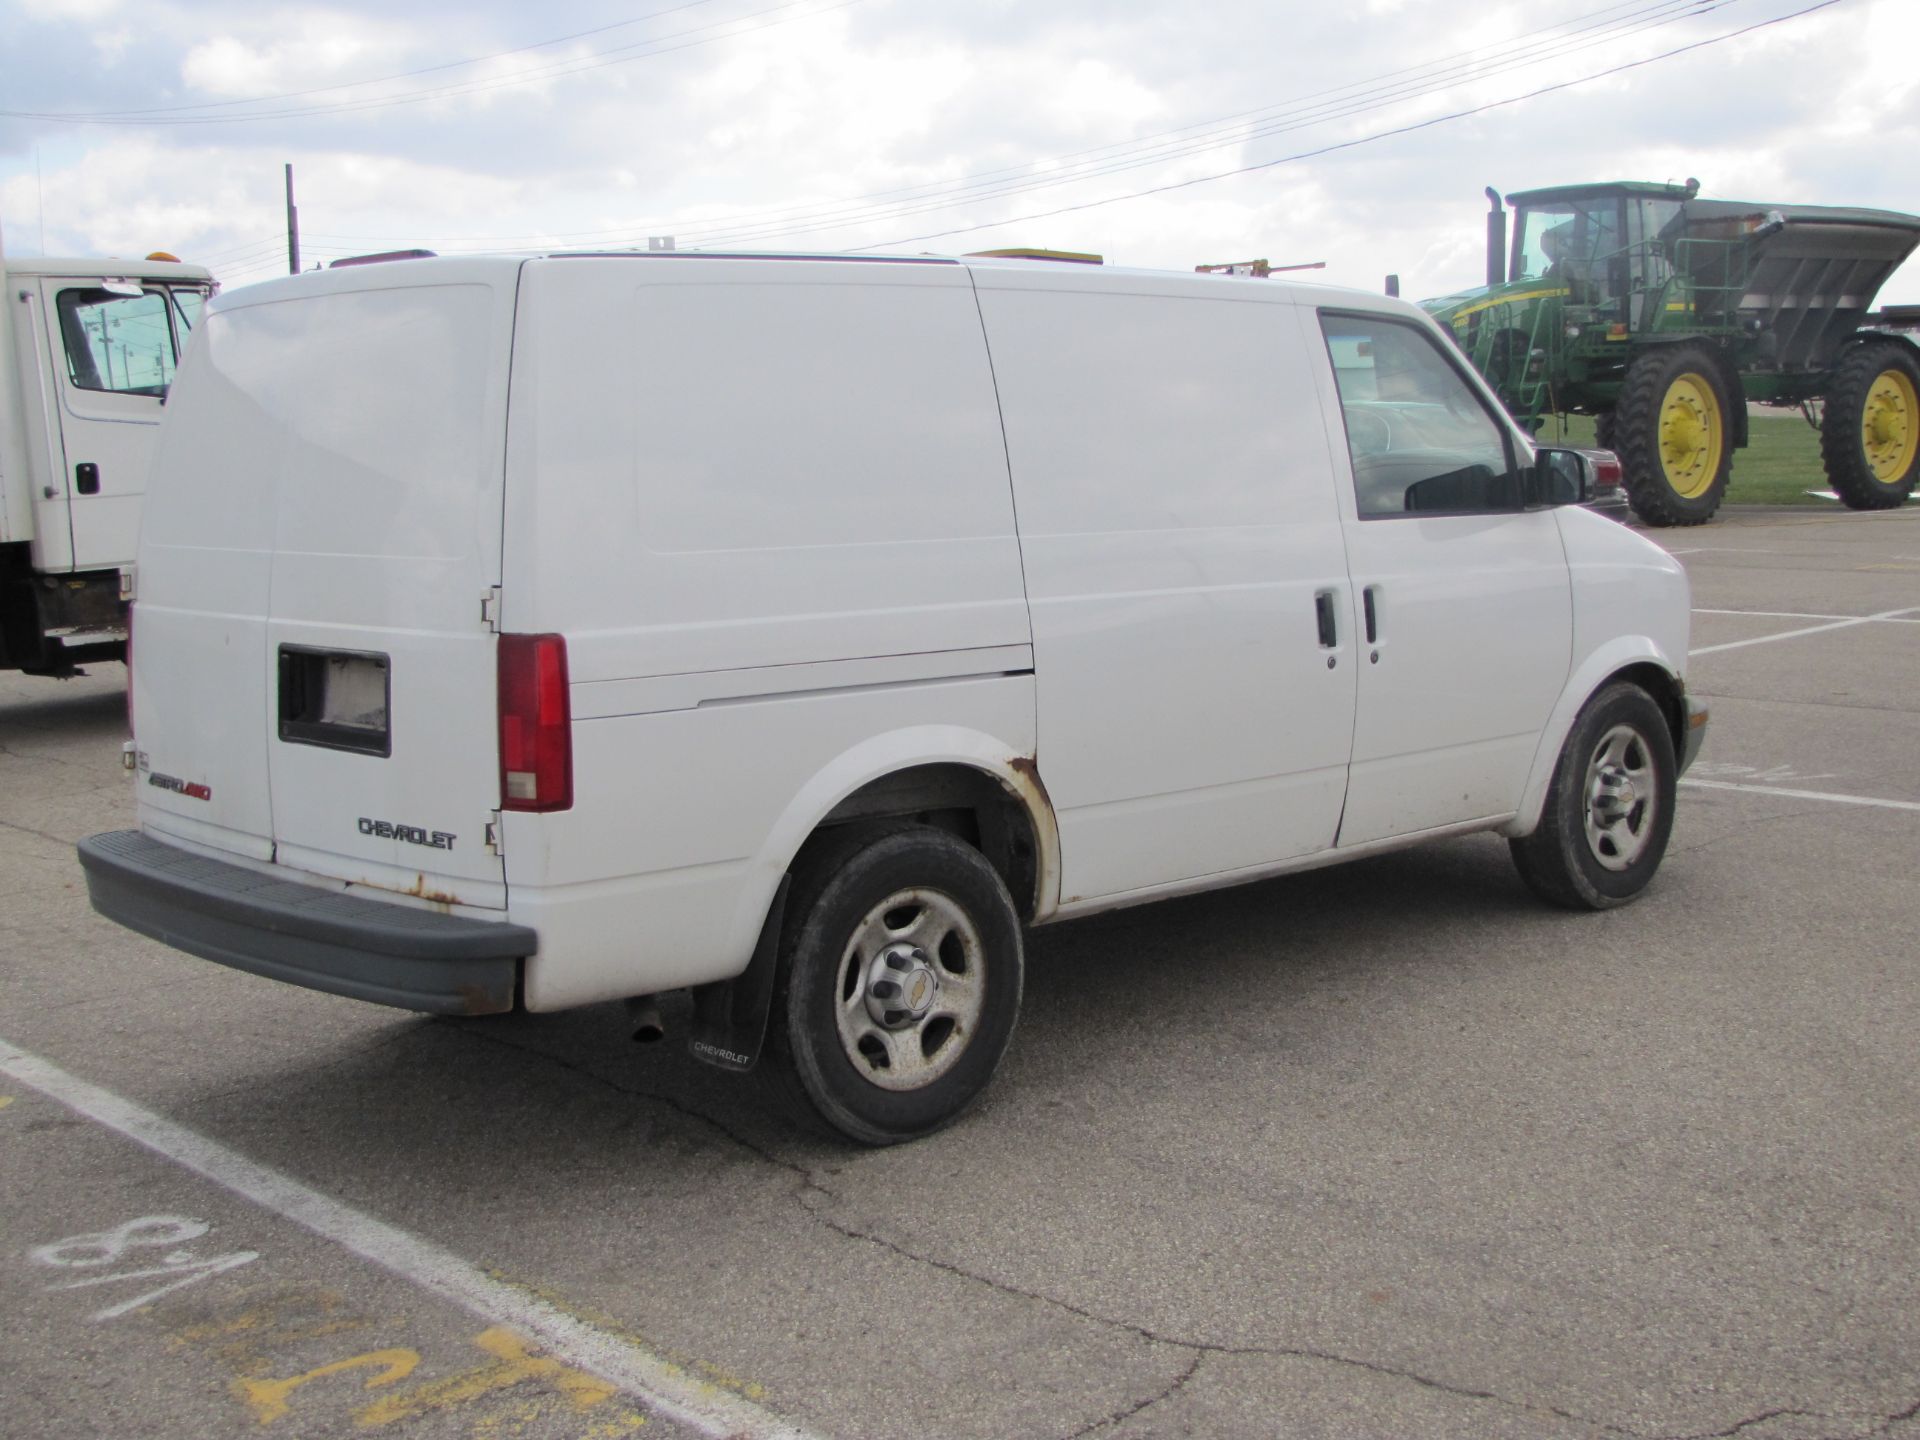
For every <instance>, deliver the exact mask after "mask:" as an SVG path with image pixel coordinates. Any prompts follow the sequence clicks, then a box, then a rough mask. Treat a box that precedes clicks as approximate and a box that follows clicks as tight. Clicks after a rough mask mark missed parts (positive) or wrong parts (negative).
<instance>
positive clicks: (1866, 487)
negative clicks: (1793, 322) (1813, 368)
mask: <svg viewBox="0 0 1920 1440" xmlns="http://www.w3.org/2000/svg"><path fill="white" fill-rule="evenodd" d="M1917 395H1920V360H1916V359H1915V358H1914V353H1913V351H1912V350H1911V349H1909V348H1908V347H1907V346H1905V345H1902V344H1900V343H1899V342H1898V341H1895V340H1876V341H1870V342H1868V343H1867V344H1864V345H1856V346H1854V348H1853V349H1851V350H1849V351H1848V352H1847V354H1846V357H1845V358H1844V359H1842V360H1841V362H1840V363H1839V364H1838V365H1837V366H1835V367H1834V371H1833V378H1832V380H1831V381H1830V382H1829V384H1828V386H1827V400H1826V411H1825V413H1824V414H1823V415H1822V416H1821V417H1820V458H1821V461H1822V462H1823V463H1824V465H1825V467H1826V472H1827V483H1828V484H1830V485H1832V486H1833V493H1834V494H1836V495H1838V496H1839V497H1840V499H1841V501H1842V502H1843V503H1845V504H1846V505H1847V506H1848V507H1850V508H1851V509H1854V510H1891V509H1893V508H1894V507H1895V506H1897V505H1902V504H1905V503H1906V499H1907V497H1908V496H1909V495H1911V494H1912V493H1913V485H1914V480H1915V479H1916V477H1920V406H1916V398H1915V397H1916V396H1917Z"/></svg>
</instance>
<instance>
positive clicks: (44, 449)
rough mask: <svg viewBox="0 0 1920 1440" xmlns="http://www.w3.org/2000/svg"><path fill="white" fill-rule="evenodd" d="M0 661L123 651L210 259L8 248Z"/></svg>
mask: <svg viewBox="0 0 1920 1440" xmlns="http://www.w3.org/2000/svg"><path fill="white" fill-rule="evenodd" d="M0 286H4V288H3V289H0V669H19V670H26V671H29V672H31V673H35V674H45V675H62V674H71V673H72V671H73V668H74V667H75V666H76V665H78V664H82V663H85V662H87V661H91V660H107V659H114V660H117V659H120V658H121V657H122V656H123V655H124V654H125V646H126V638H127V622H126V599H127V598H128V596H129V594H130V592H131V589H132V582H131V576H132V572H133V564H134V552H135V548H136V546H137V544H138V542H139V534H140V508H141V504H142V500H143V496H144V494H145V491H146V482H147V469H148V466H149V465H150V464H151V461H152V456H153V446H154V440H155V437H156V436H157V435H158V433H159V429H160V418H161V414H162V409H161V407H162V405H163V404H164V403H165V401H166V395H167V387H168V386H169V385H170V384H171V383H172V380H173V376H174V371H175V368H176V367H177V365H178V363H179V359H180V355H181V352H182V351H183V349H184V348H185V346H186V341H187V336H188V334H189V333H190V332H191V330H192V329H193V327H194V325H195V324H197V323H198V321H199V318H200V313H201V310H202V309H203V307H204V306H205V303H206V301H207V298H208V296H209V295H210V294H211V293H212V290H213V277H212V276H211V275H209V274H208V272H207V271H206V270H204V269H202V268H201V267H200V266H198V265H183V264H180V263H179V262H177V261H173V260H171V259H167V258H162V257H159V256H153V257H149V258H148V259H146V260H138V261H128V260H54V259H42V260H9V259H6V258H4V257H0Z"/></svg>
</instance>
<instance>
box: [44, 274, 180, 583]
mask: <svg viewBox="0 0 1920 1440" xmlns="http://www.w3.org/2000/svg"><path fill="white" fill-rule="evenodd" d="M40 285H41V313H42V314H43V315H44V316H45V317H46V324H47V328H48V336H47V340H48V347H47V348H48V352H49V354H50V355H51V356H52V358H53V365H52V369H53V371H54V376H53V386H54V390H55V394H56V396H57V401H58V403H57V406H56V409H57V412H58V415H59V424H60V434H59V440H58V443H57V445H55V446H53V447H52V448H53V449H54V451H55V455H54V459H55V460H56V462H58V463H57V464H56V466H55V469H56V476H55V480H54V483H53V484H52V485H51V486H49V487H48V488H50V489H52V490H53V491H54V493H53V494H52V495H50V496H49V495H45V494H43V495H42V496H41V505H42V509H41V512H40V514H39V516H38V517H37V518H38V520H39V522H40V524H39V527H38V528H39V529H40V532H41V534H42V535H43V536H46V535H49V533H50V532H51V531H54V530H57V531H60V532H65V533H66V534H68V535H69V536H70V537H71V546H72V549H71V552H70V555H69V557H68V559H67V563H66V565H65V566H63V567H61V568H70V569H74V570H110V569H114V568H117V567H122V566H130V565H131V564H132V563H133V558H134V550H135V548H136V546H137V545H138V543H139V537H140V505H141V497H142V496H143V495H144V494H145V492H146V485H147V471H148V468H149V466H150V465H151V463H152V458H153V445H154V440H155V437H156V436H157V434H158V432H159V427H160V419H161V415H162V410H161V403H162V401H163V399H164V398H165V396H166V393H167V387H168V386H169V385H171V384H172V383H173V375H174V370H175V367H176V366H177V364H178V362H179V357H180V350H181V347H182V346H183V345H184V344H185V342H186V338H187V333H188V331H189V329H190V328H191V326H192V324H193V322H194V321H195V320H196V319H197V318H198V316H199V310H200V306H201V304H202V303H203V302H204V300H205V295H204V293H203V292H201V291H199V290H195V289H184V288H176V287H170V286H162V285H151V284H149V285H141V284H139V283H137V282H133V281H118V280H98V279H88V280H64V279H59V278H47V279H43V280H42V281H41V282H40Z"/></svg>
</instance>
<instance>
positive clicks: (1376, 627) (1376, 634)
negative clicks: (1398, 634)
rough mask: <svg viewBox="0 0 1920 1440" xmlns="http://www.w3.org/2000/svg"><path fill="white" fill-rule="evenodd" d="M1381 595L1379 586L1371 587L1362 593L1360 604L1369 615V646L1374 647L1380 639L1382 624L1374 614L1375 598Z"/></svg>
mask: <svg viewBox="0 0 1920 1440" xmlns="http://www.w3.org/2000/svg"><path fill="white" fill-rule="evenodd" d="M1379 593H1380V587H1379V586H1378V585H1369V586H1367V587H1366V589H1364V590H1362V591H1361V592H1360V603H1361V605H1362V606H1363V607H1364V608H1365V610H1366V615H1367V644H1369V645H1372V644H1375V643H1377V642H1378V641H1379V639H1380V622H1379V620H1378V618H1377V617H1376V615H1375V613H1374V605H1375V603H1376V602H1375V600H1374V597H1375V596H1376V595H1378V594H1379Z"/></svg>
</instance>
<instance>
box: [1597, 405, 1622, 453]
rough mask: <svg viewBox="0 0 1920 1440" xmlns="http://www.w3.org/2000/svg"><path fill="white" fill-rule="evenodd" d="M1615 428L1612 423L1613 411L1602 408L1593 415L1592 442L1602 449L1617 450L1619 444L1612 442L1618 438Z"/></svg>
mask: <svg viewBox="0 0 1920 1440" xmlns="http://www.w3.org/2000/svg"><path fill="white" fill-rule="evenodd" d="M1617 428H1618V427H1616V426H1615V425H1614V423H1613V411H1611V410H1602V411H1601V412H1600V413H1599V414H1597V415H1595V416H1594V417H1593V443H1594V444H1596V445H1598V446H1599V447H1600V448H1601V449H1602V450H1614V451H1617V450H1618V449H1619V446H1618V445H1616V444H1615V443H1614V442H1615V441H1616V440H1618V439H1619V438H1620V437H1619V436H1618V434H1616V433H1615V432H1616V430H1617Z"/></svg>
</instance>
